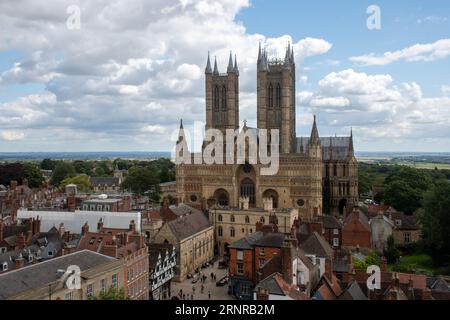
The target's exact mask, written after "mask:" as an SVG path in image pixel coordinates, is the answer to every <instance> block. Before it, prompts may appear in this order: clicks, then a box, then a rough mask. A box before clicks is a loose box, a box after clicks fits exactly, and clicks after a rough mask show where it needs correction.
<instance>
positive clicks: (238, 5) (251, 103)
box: [0, 0, 450, 152]
mask: <svg viewBox="0 0 450 320" xmlns="http://www.w3.org/2000/svg"><path fill="white" fill-rule="evenodd" d="M72 2H73V1H69V0H59V1H58V0H49V1H47V2H45V3H40V4H39V3H36V1H31V0H24V1H22V2H21V3H20V6H21V7H18V4H17V2H16V1H12V0H11V1H2V2H1V3H0V29H1V30H2V31H3V32H1V33H0V151H2V152H7V151H111V150H115V151H128V150H130V151H131V150H134V151H136V150H139V151H140V150H142V151H169V150H170V149H171V148H172V146H173V144H174V134H176V129H177V126H178V123H179V120H180V118H183V119H184V120H185V121H184V122H185V124H186V127H187V128H190V127H192V126H193V125H194V122H195V121H204V117H205V114H204V108H205V107H204V77H203V70H204V67H205V62H206V54H207V52H208V51H210V52H211V55H212V56H217V58H218V62H219V68H220V69H221V71H225V70H224V69H225V67H226V63H227V57H228V54H229V51H230V50H233V53H236V54H237V57H238V63H239V67H240V93H241V94H240V102H241V104H240V119H241V120H244V119H246V120H248V122H249V124H251V125H254V124H255V123H256V119H255V118H256V93H255V78H256V55H257V47H258V42H262V43H263V45H264V46H266V47H267V48H268V50H269V52H270V53H271V54H272V55H274V54H277V55H278V56H282V55H283V51H284V48H285V46H286V45H287V43H288V41H289V42H291V43H292V44H293V46H294V49H295V53H296V56H295V58H296V63H297V64H296V65H297V70H296V76H297V88H296V90H297V103H296V113H297V134H298V135H308V134H309V131H310V128H311V124H312V118H313V115H314V114H316V115H317V118H318V124H319V132H320V134H321V135H322V136H329V135H334V134H337V135H345V134H348V132H349V130H350V128H351V127H352V128H353V130H354V134H355V144H356V148H357V150H359V151H447V152H448V151H450V78H449V76H448V70H450V36H449V30H450V4H449V3H448V2H447V1H419V0H413V1H361V0H347V1H331V0H329V1H325V0H318V1H288V0H282V1H268V0H253V1H248V0H225V1H218V0H152V1H144V0H112V1H107V0H98V1H95V2H93V1H86V0H79V1H77V5H78V6H79V8H80V12H81V16H80V21H81V25H80V28H79V29H76V30H69V29H68V28H67V21H68V17H69V15H68V14H67V8H68V7H69V6H70V5H72V4H73V3H72ZM369 5H377V6H379V8H380V10H381V29H380V30H369V29H368V28H367V27H366V20H367V18H368V16H369V15H368V14H367V13H366V10H367V7H368V6H369Z"/></svg>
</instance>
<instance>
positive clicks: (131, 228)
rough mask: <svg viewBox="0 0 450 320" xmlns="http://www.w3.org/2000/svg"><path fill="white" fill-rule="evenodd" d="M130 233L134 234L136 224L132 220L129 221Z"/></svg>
mask: <svg viewBox="0 0 450 320" xmlns="http://www.w3.org/2000/svg"><path fill="white" fill-rule="evenodd" d="M130 231H133V232H136V222H135V221H134V220H131V221H130Z"/></svg>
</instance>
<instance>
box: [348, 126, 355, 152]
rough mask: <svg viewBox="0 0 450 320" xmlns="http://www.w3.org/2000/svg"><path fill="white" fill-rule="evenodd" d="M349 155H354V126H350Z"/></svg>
mask: <svg viewBox="0 0 450 320" xmlns="http://www.w3.org/2000/svg"><path fill="white" fill-rule="evenodd" d="M348 155H349V156H350V157H351V156H353V155H354V149H353V128H350V140H349V143H348Z"/></svg>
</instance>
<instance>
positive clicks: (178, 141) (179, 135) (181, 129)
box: [177, 119, 184, 144]
mask: <svg viewBox="0 0 450 320" xmlns="http://www.w3.org/2000/svg"><path fill="white" fill-rule="evenodd" d="M183 139H184V127H183V119H180V129H179V130H178V140H177V144H179V143H180V142H181V141H183Z"/></svg>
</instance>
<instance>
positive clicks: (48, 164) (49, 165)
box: [41, 159, 56, 170]
mask: <svg viewBox="0 0 450 320" xmlns="http://www.w3.org/2000/svg"><path fill="white" fill-rule="evenodd" d="M55 165H56V161H53V160H51V159H44V160H42V162H41V169H42V170H53V169H54V168H55Z"/></svg>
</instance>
